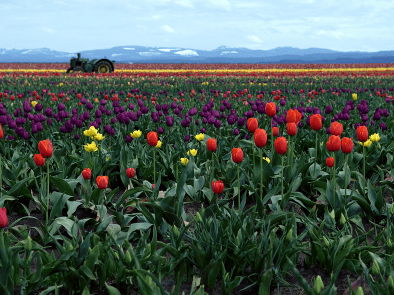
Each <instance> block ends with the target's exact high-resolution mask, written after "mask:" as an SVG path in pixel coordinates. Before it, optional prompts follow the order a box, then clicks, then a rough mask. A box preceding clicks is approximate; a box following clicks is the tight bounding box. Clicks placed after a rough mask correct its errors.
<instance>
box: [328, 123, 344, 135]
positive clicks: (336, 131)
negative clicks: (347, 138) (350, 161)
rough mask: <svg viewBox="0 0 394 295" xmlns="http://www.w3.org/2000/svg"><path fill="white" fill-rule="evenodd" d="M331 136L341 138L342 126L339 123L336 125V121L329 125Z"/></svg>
mask: <svg viewBox="0 0 394 295" xmlns="http://www.w3.org/2000/svg"><path fill="white" fill-rule="evenodd" d="M330 129H331V135H337V136H341V134H342V131H343V126H342V124H341V123H338V122H337V121H335V122H332V123H331V127H330Z"/></svg>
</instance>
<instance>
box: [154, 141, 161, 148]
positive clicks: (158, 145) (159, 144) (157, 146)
mask: <svg viewBox="0 0 394 295" xmlns="http://www.w3.org/2000/svg"><path fill="white" fill-rule="evenodd" d="M155 147H156V148H159V147H161V141H160V140H158V141H157V144H156V146H155Z"/></svg>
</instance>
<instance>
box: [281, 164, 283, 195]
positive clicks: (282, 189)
mask: <svg viewBox="0 0 394 295" xmlns="http://www.w3.org/2000/svg"><path fill="white" fill-rule="evenodd" d="M281 158H282V202H283V156H281Z"/></svg>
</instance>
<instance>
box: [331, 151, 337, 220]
mask: <svg viewBox="0 0 394 295" xmlns="http://www.w3.org/2000/svg"><path fill="white" fill-rule="evenodd" d="M332 153H333V156H334V170H333V173H334V182H333V185H334V204H333V207H334V208H333V210H334V213H335V208H336V206H335V205H336V203H335V194H336V192H335V189H336V182H335V164H336V162H337V161H336V159H335V152H332Z"/></svg>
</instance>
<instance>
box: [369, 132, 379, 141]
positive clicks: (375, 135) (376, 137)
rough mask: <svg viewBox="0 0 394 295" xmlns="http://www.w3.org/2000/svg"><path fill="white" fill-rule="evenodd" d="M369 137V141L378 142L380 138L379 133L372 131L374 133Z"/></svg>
mask: <svg viewBox="0 0 394 295" xmlns="http://www.w3.org/2000/svg"><path fill="white" fill-rule="evenodd" d="M369 139H370V140H371V141H373V142H378V141H379V140H380V136H379V133H374V134H372V135H371V136H370V137H369Z"/></svg>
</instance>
